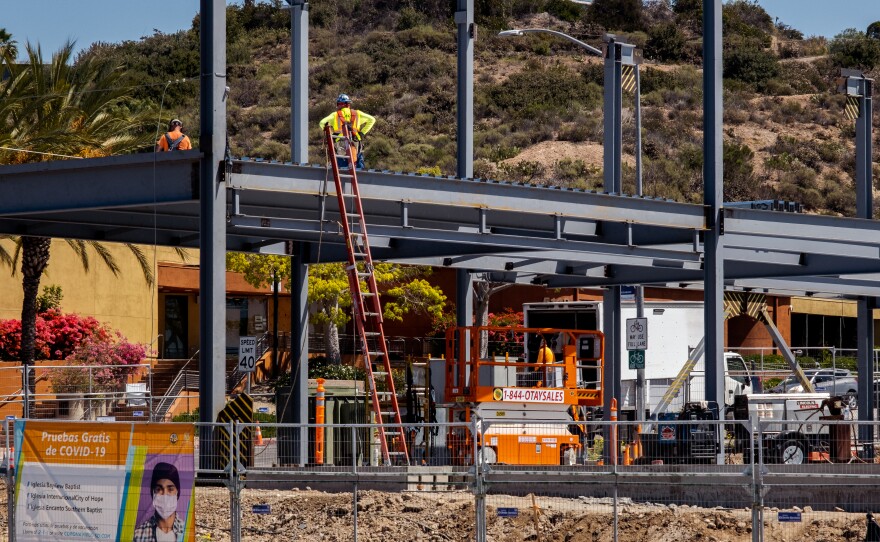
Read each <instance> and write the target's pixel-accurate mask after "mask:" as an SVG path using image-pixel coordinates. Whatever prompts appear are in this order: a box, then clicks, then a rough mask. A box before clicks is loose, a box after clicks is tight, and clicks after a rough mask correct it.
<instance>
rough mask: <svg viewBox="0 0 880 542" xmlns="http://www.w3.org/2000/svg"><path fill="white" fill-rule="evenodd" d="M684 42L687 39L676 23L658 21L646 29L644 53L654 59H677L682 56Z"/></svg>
mask: <svg viewBox="0 0 880 542" xmlns="http://www.w3.org/2000/svg"><path fill="white" fill-rule="evenodd" d="M686 42H687V39H686V38H685V36H684V34H683V33H682V31H681V30H680V29H679V27H678V25H677V24H676V23H673V22H668V23H659V24H656V25H654V26H652V27H651V28H650V29H649V30H648V43H647V44H646V46H645V54H646V55H647V56H648V57H650V58H652V59H655V60H660V61H678V60H681V59H682V58H684V55H685V54H684V46H685V43H686Z"/></svg>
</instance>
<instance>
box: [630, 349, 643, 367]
mask: <svg viewBox="0 0 880 542" xmlns="http://www.w3.org/2000/svg"><path fill="white" fill-rule="evenodd" d="M629 368H630V369H644V368H645V351H644V350H630V351H629Z"/></svg>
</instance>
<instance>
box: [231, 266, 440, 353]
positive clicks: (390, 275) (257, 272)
mask: <svg viewBox="0 0 880 542" xmlns="http://www.w3.org/2000/svg"><path fill="white" fill-rule="evenodd" d="M344 265H345V264H342V263H326V264H318V265H311V266H309V293H308V303H309V304H310V305H312V306H315V307H317V311H315V312H314V313H312V314H311V316H310V320H311V323H312V324H314V325H316V326H318V327H320V328H321V329H322V330H323V333H324V339H325V340H324V342H325V348H326V351H325V354H326V355H327V359H329V360H331V361H332V362H334V363H339V361H340V360H341V358H342V356H341V352H340V349H339V328H340V327H341V326H344V325H345V324H346V323H347V322H348V321H349V320H350V319H351V317H350V316H349V309H350V308H351V293H350V291H349V288H348V276H347V275H346V274H345V267H344ZM226 269H227V270H229V271H234V272H237V273H241V274H242V275H244V279H245V281H247V282H248V284H251V285H252V286H254V287H256V288H262V287H265V286H268V285H269V284H271V283H272V280H273V277H274V276H277V277H279V278H280V279H281V280H282V282H287V283H288V289H289V280H290V258H287V257H283V256H266V255H260V254H241V253H230V254H227V255H226ZM430 273H431V269H430V268H429V267H422V266H407V265H397V264H390V263H376V264H375V269H374V274H375V277H376V282H377V283H378V284H379V286H380V288H381V289H383V290H384V293H383V295H382V313H383V317H384V318H385V319H386V320H395V321H400V320H403V317H404V316H405V315H406V314H410V313H422V314H429V315H431V316H434V317H438V316H439V315H440V314H441V313H442V312H443V307H444V305H445V304H446V296H445V295H444V294H443V291H442V290H440V289H439V288H437V287H436V286H432V285H431V284H430V283H428V281H426V280H425V279H424V277H425V276H427V275H429V274H430ZM361 287H362V288H364V289H365V288H366V286H365V285H364V284H362V285H361Z"/></svg>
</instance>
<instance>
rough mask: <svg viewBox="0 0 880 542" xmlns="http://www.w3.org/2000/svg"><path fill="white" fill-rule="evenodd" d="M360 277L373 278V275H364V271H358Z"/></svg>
mask: <svg viewBox="0 0 880 542" xmlns="http://www.w3.org/2000/svg"><path fill="white" fill-rule="evenodd" d="M358 276H359V277H369V276H372V273H364V272H362V271H358Z"/></svg>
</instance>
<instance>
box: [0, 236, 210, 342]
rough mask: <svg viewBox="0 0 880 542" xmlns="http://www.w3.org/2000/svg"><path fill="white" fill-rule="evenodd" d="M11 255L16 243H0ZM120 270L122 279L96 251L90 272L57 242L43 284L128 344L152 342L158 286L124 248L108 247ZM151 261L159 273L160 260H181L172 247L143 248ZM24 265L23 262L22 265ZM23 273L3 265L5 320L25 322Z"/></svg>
mask: <svg viewBox="0 0 880 542" xmlns="http://www.w3.org/2000/svg"><path fill="white" fill-rule="evenodd" d="M0 246H3V247H4V248H5V249H6V250H7V251H9V252H10V253H11V252H12V251H13V244H12V242H11V241H9V240H0ZM104 246H106V247H107V248H108V249H109V251H110V254H111V255H112V256H113V257H114V259H115V260H116V263H117V265H118V266H119V268H120V271H119V274H118V276H114V274H113V273H112V272H111V271H110V270H109V269H108V268H107V266H106V265H104V263H103V262H102V261H101V259H100V258H99V257H98V255H97V254H95V252H94V251H93V250H90V251H89V268H90V270H89V271H88V272H86V271H85V270H84V269H83V266H82V264H81V263H80V260H79V258H77V256H76V254H75V253H74V252H73V250H71V249H70V247H69V246H68V245H67V243H66V242H65V241H61V240H54V241H53V242H52V249H51V253H50V254H51V257H50V259H49V267H48V268H47V269H46V273H45V274H44V275H43V279H42V281H41V283H40V292H41V293H42V288H43V286H48V285H50V284H57V285H58V286H61V291H62V294H63V296H64V298H63V299H62V300H61V309H62V310H63V311H64V312H72V313H77V314H81V315H84V316H93V317H95V318H96V319H97V320H98V321H100V322H105V323H107V324H109V325H110V326H111V327H112V328H113V329H116V330H119V331H120V332H121V333H122V334H123V335H125V337H127V338H128V340H130V341H132V342H138V343H143V344H147V345H149V344H151V343H152V344H153V347H154V348H155V342H154V341H155V338H156V336H157V335H159V333H160V330H159V328H158V323H157V314H158V310H159V306H158V303H159V301H158V300H159V296H158V294H157V290H156V285H155V284H153V285H152V286H149V285H148V284H147V282H146V280H145V279H144V275H143V272H142V271H141V269H140V266H139V265H138V263H137V260H136V259H135V257H134V256H133V255H132V253H131V251H130V250H129V249H128V248H126V247H125V246H124V245H121V244H117V243H104ZM140 248H141V250H142V251H143V252H144V254H146V255H147V258H148V259H149V260H151V261H152V262H153V274H154V276H155V275H156V272H157V270H156V265H157V262H167V261H171V262H180V261H181V259H180V257H179V256H178V255H177V253H176V252H175V251H174V250H173V249H170V248H165V247H156V248H155V250H154V248H153V247H152V246H141V247H140ZM187 263H198V251H197V250H189V251H188V262H187ZM18 265H20V263H19V264H18ZM21 301H22V291H21V270H20V268H19V269H17V272H16V275H15V276H11V270H10V268H9V267H0V319H10V318H14V319H18V318H21Z"/></svg>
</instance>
